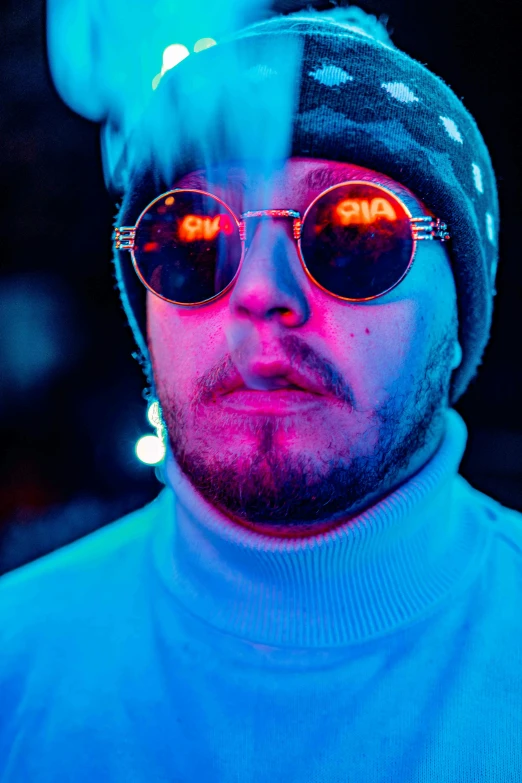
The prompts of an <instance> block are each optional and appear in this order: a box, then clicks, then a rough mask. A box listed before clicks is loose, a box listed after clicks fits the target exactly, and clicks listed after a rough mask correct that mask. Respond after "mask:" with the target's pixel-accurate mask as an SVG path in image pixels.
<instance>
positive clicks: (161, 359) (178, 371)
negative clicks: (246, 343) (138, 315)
mask: <svg viewBox="0 0 522 783" xmlns="http://www.w3.org/2000/svg"><path fill="white" fill-rule="evenodd" d="M147 330H148V337H149V346H150V348H151V349H152V352H153V354H154V363H155V369H156V372H157V374H158V375H159V377H160V378H161V380H162V382H163V383H168V385H169V387H170V388H174V386H175V389H176V391H177V392H179V393H181V394H183V391H184V390H185V391H186V392H190V389H191V388H192V385H193V382H194V380H195V379H196V378H197V377H198V376H200V375H201V374H202V373H203V372H205V371H206V370H208V368H209V367H210V366H211V365H212V363H213V362H215V356H216V348H217V339H218V337H217V335H218V333H219V331H218V328H217V323H216V322H215V318H214V317H212V316H209V314H208V313H207V314H201V315H200V314H199V313H197V312H196V311H195V310H194V309H193V308H180V307H177V306H176V305H171V304H169V303H168V302H164V301H163V300H162V299H158V297H155V296H154V295H153V294H151V293H150V292H149V293H148V298H147Z"/></svg>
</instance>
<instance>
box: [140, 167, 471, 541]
mask: <svg viewBox="0 0 522 783" xmlns="http://www.w3.org/2000/svg"><path fill="white" fill-rule="evenodd" d="M312 171H314V172H316V173H317V174H316V175H314V176H312V177H310V176H308V175H310V173H311V172H312ZM326 172H330V173H331V174H332V175H333V176H334V177H335V179H334V181H333V182H332V184H334V182H339V181H341V180H350V179H372V180H373V181H376V182H378V183H380V184H383V185H387V186H388V187H390V189H391V190H393V191H394V192H395V193H396V194H397V195H399V196H400V197H401V198H402V199H403V201H404V202H405V203H406V206H408V207H409V209H410V211H411V213H412V215H413V216H414V217H415V216H422V215H426V214H429V213H428V211H427V210H426V209H425V207H424V206H423V205H422V203H421V202H420V201H419V200H418V199H417V198H416V197H415V196H414V195H413V194H412V193H411V192H410V191H408V190H407V189H405V188H404V187H402V186H401V185H399V184H398V183H396V182H394V181H393V180H391V179H390V178H388V177H385V176H384V175H381V174H378V173H376V172H373V171H370V170H369V169H364V168H361V167H360V166H354V165H351V164H347V163H338V162H334V161H328V160H318V159H310V158H306V159H305V158H292V159H290V160H289V161H287V163H286V165H285V167H284V169H283V168H281V169H280V170H278V171H275V172H274V173H273V174H272V175H271V176H270V177H266V176H265V177H263V176H261V175H258V174H257V175H256V174H253V173H251V172H249V171H246V170H243V169H240V168H229V169H227V170H224V174H223V176H222V177H219V176H216V177H213V179H212V180H209V179H206V178H205V175H204V172H193V173H192V174H190V175H188V176H187V177H183V178H182V179H180V180H178V181H177V182H176V183H174V184H173V187H199V188H200V189H202V190H207V191H209V192H211V193H213V194H215V195H216V196H218V197H219V198H221V199H223V200H224V201H225V203H227V204H228V205H229V206H230V207H231V208H232V210H233V211H234V212H235V214H236V215H237V216H239V214H240V213H241V212H245V211H247V210H254V209H267V208H280V209H295V210H298V211H299V212H300V213H301V214H303V213H304V211H305V210H306V208H307V206H308V205H309V204H310V202H311V201H312V200H313V199H314V198H315V197H316V196H317V195H319V193H321V192H322V191H323V190H324V189H325V188H326V186H327V185H326V184H325V181H324V175H325V173H326ZM305 178H307V179H306V184H305ZM450 229H451V227H450ZM147 297H148V298H147V320H148V341H149V348H150V352H151V356H152V363H153V370H154V377H155V383H156V387H157V392H158V396H159V400H160V404H161V408H162V413H163V418H164V420H165V424H166V426H167V430H168V437H169V442H170V446H171V448H172V452H173V454H174V456H175V458H176V461H177V463H178V465H179V466H180V468H181V469H182V471H183V472H184V473H185V474H186V476H187V477H188V478H189V479H190V481H191V483H192V484H193V485H194V486H195V487H196V488H197V489H198V491H199V492H200V493H201V494H202V495H203V496H204V497H205V498H206V499H207V500H208V501H210V503H212V504H213V505H214V506H216V507H217V508H219V509H220V510H221V511H222V512H225V514H227V515H228V516H229V517H230V518H232V519H234V520H235V521H236V522H238V523H240V524H242V525H244V526H246V527H249V528H250V529H253V530H256V531H258V532H262V533H266V534H271V535H284V536H303V535H312V534H315V533H318V532H322V531H324V530H328V529H331V528H333V527H335V526H337V525H339V524H341V523H343V522H346V521H347V518H349V517H350V516H352V515H355V514H357V513H359V512H360V511H361V510H363V509H364V508H365V507H367V506H369V505H371V504H372V503H374V502H376V500H378V499H380V498H381V497H383V496H384V495H386V494H387V493H389V492H390V491H391V490H392V489H395V488H396V487H397V486H398V485H399V484H401V483H402V482H403V481H405V480H406V479H407V478H409V477H410V476H411V475H412V474H413V473H414V472H416V471H417V470H419V469H420V468H421V467H422V465H423V464H424V463H425V462H426V461H427V460H428V459H429V458H430V457H431V456H432V455H433V453H434V452H435V450H436V449H437V447H438V446H439V444H440V440H441V437H442V434H443V431H444V411H445V409H446V408H447V406H448V394H449V382H450V377H451V372H452V360H453V355H454V346H455V342H456V340H457V317H456V312H457V309H456V291H455V285H454V279H453V275H452V272H451V268H450V264H449V260H448V257H447V254H446V251H445V248H444V246H443V245H442V244H441V243H440V242H428V241H424V242H419V243H418V244H417V249H416V256H415V261H414V264H413V266H412V268H411V269H410V272H409V273H408V274H407V275H406V277H405V278H404V280H403V281H402V282H401V283H400V284H399V285H398V286H397V287H396V288H394V289H393V290H392V291H390V292H389V293H387V294H385V295H384V296H381V297H379V298H377V299H373V300H370V301H367V302H361V303H357V302H346V301H343V300H340V299H337V298H335V297H334V296H332V295H330V294H329V293H327V292H326V291H323V290H321V289H320V288H319V287H318V286H317V285H315V284H314V282H313V281H312V280H310V278H309V277H308V276H307V274H306V273H305V270H304V269H303V267H302V265H301V262H300V260H299V256H298V251H297V245H296V242H295V240H294V239H293V238H292V220H290V219H275V220H263V221H258V222H257V228H256V230H255V234H254V236H253V239H252V242H251V243H250V245H249V248H248V252H247V253H246V255H245V257H244V259H243V264H242V267H241V270H240V272H239V275H238V278H237V279H236V282H235V284H234V285H233V287H232V288H231V289H229V291H228V292H227V293H226V294H225V295H224V296H222V297H220V298H219V299H217V300H215V301H213V302H210V303H209V304H206V305H202V306H199V307H183V306H180V305H174V304H170V303H168V302H165V301H163V300H162V299H159V298H158V297H156V296H154V295H153V294H151V293H150V292H148V293H147ZM293 370H297V371H298V372H299V373H301V375H302V376H303V377H304V378H306V379H308V380H310V381H312V382H313V384H314V386H315V389H316V391H318V390H319V391H320V392H321V393H319V394H317V393H316V394H312V393H311V392H301V393H299V392H295V391H294V392H293V393H292V392H291V391H289V390H288V389H287V390H286V391H285V390H284V388H282V387H284V386H288V385H289V384H290V383H291V382H292V381H291V380H289V379H288V377H287V376H288V375H289V374H290V373H291V371H293ZM229 381H232V382H243V383H244V385H245V386H246V387H247V390H243V391H241V392H239V391H238V392H235V393H230V394H222V393H220V391H219V390H220V387H221V385H222V384H223V383H225V384H226V383H227V382H229ZM248 390H250V391H248ZM256 395H259V396H256Z"/></svg>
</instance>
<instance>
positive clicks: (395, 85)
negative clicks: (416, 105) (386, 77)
mask: <svg viewBox="0 0 522 783" xmlns="http://www.w3.org/2000/svg"><path fill="white" fill-rule="evenodd" d="M381 87H383V88H384V89H385V90H386V91H387V92H389V93H390V95H391V96H392V98H396V99H397V100H398V101H401V103H413V102H415V101H418V100H419V99H418V98H417V96H416V95H415V93H414V92H412V90H410V88H409V87H408V86H407V85H406V84H404V83H403V82H384V84H381Z"/></svg>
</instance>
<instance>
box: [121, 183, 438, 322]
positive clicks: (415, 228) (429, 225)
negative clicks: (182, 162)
mask: <svg viewBox="0 0 522 783" xmlns="http://www.w3.org/2000/svg"><path fill="white" fill-rule="evenodd" d="M346 185H366V186H368V185H371V186H372V187H374V188H377V189H379V190H382V191H384V192H385V193H386V194H387V195H388V196H391V197H392V199H394V200H395V201H397V202H398V203H399V204H400V205H401V207H402V209H403V210H404V211H405V213H406V214H407V215H408V219H409V221H410V225H411V230H412V240H413V245H412V251H411V257H410V260H409V262H408V266H407V267H406V270H405V272H404V274H403V275H401V277H400V278H399V279H398V280H397V282H396V283H394V284H393V285H392V286H390V287H389V288H387V289H386V291H382V293H380V294H375V295H374V296H368V297H366V298H364V299H351V298H349V297H346V296H340V295H339V294H336V293H334V292H333V291H329V290H328V289H327V288H324V287H323V286H322V285H321V284H320V283H318V282H317V280H316V279H315V278H314V277H312V275H311V274H310V272H309V270H308V268H307V266H306V262H305V260H304V257H303V253H302V249H301V232H302V226H303V224H304V222H305V220H306V218H307V216H308V214H309V212H310V210H311V209H312V208H313V206H314V204H315V203H316V202H317V201H318V200H319V199H320V198H322V197H323V196H325V195H326V194H327V193H330V192H331V191H332V190H335V189H336V188H341V187H345V186H346ZM174 193H199V194H200V195H203V196H210V198H213V199H215V200H216V201H217V202H218V203H219V204H221V205H222V206H223V207H225V209H226V210H227V212H228V213H229V214H230V215H231V217H232V218H233V219H234V221H235V223H236V225H237V227H238V231H239V237H240V239H241V258H240V259H239V264H238V267H237V271H236V273H235V275H234V277H233V278H232V280H231V281H230V283H228V285H227V286H226V287H225V288H224V289H223V290H222V291H220V292H219V293H217V294H215V295H214V296H212V297H210V298H209V299H204V300H202V301H201V302H177V301H175V300H173V299H168V298H167V297H166V296H162V295H161V294H159V293H158V292H157V291H154V289H153V288H151V286H150V285H149V284H148V283H147V282H146V280H145V279H144V278H143V276H142V274H141V272H140V270H139V267H138V263H137V261H136V257H135V254H134V250H135V247H134V240H135V237H136V231H137V230H138V227H139V225H140V221H141V219H142V217H143V215H144V214H145V213H146V212H147V211H148V210H149V209H150V208H151V207H152V206H153V205H154V204H156V203H157V202H158V201H160V200H161V199H164V198H168V197H169V196H170V195H172V194H174ZM265 217H267V218H293V236H294V239H295V240H296V242H297V250H298V255H299V260H300V261H301V265H302V267H303V269H304V271H305V274H306V275H307V277H308V278H309V279H310V280H311V281H312V282H313V283H314V285H316V286H317V287H318V288H320V289H321V290H322V291H324V292H325V293H327V294H329V295H330V296H333V297H335V298H336V299H341V300H342V301H344V302H368V301H370V300H372V299H378V298H379V297H381V296H384V295H385V294H387V293H388V292H389V291H392V290H393V289H394V288H395V287H396V286H398V285H399V283H401V282H402V281H403V280H404V278H405V277H406V275H407V274H408V272H409V271H410V269H411V267H412V265H413V261H414V259H415V252H416V249H417V241H419V240H422V239H428V240H440V241H441V242H447V241H448V240H449V239H450V238H451V237H450V234H449V233H448V227H447V225H446V223H444V222H442V221H441V220H440V219H439V218H435V217H431V216H429V215H424V216H422V217H412V214H411V212H410V210H409V209H408V207H407V206H406V204H405V203H404V202H403V201H402V199H401V198H400V197H399V196H397V194H395V193H394V192H393V191H391V190H390V189H389V188H387V187H385V186H384V185H381V184H377V183H375V182H372V181H371V180H347V181H346V182H340V183H338V184H335V185H332V186H331V187H329V188H326V190H323V191H322V192H321V193H319V195H318V196H316V197H315V198H314V199H313V201H311V203H310V204H309V205H308V207H307V208H306V210H305V212H304V214H303V217H302V218H301V215H300V213H299V212H297V211H296V210H294V209H259V210H253V211H249V212H242V213H241V215H240V217H239V219H238V218H237V217H236V215H235V214H234V212H233V211H232V209H231V208H230V207H229V206H228V204H226V203H225V202H224V201H223V200H222V199H220V198H218V197H217V196H215V195H214V194H213V193H209V192H208V191H205V190H198V189H196V188H175V189H174V190H167V191H166V192H165V193H162V194H161V195H159V196H157V197H156V198H155V199H153V201H151V202H150V204H147V206H146V207H145V209H144V210H143V211H142V212H141V213H140V215H139V217H138V219H137V221H136V224H135V225H134V226H120V227H119V228H116V229H115V230H114V235H113V238H114V246H115V249H116V250H129V251H130V253H131V258H132V264H133V266H134V271H135V272H136V274H137V275H138V277H139V279H140V280H141V282H142V283H143V285H144V286H145V288H147V289H148V290H149V291H151V293H153V294H154V295H155V296H157V297H159V298H160V299H163V300H164V301H165V302H169V303H171V304H176V305H180V306H181V307H200V306H201V305H205V304H209V303H210V302H214V301H215V300H216V299H219V297H221V296H224V294H226V293H227V291H229V290H230V288H232V286H233V285H234V283H235V282H236V280H237V278H238V275H239V273H240V271H241V267H242V265H243V259H244V257H245V248H246V225H245V220H247V219H248V218H265Z"/></svg>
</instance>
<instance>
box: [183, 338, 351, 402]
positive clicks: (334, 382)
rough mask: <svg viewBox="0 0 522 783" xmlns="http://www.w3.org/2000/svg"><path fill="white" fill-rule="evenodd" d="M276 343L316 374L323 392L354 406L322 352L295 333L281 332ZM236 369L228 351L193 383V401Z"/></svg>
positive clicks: (291, 361) (291, 360) (208, 396)
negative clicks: (194, 386)
mask: <svg viewBox="0 0 522 783" xmlns="http://www.w3.org/2000/svg"><path fill="white" fill-rule="evenodd" d="M279 345H280V346H281V348H282V349H283V351H284V353H285V356H286V358H287V359H288V362H289V364H296V365H297V364H299V366H300V367H301V368H303V369H308V370H310V371H311V372H312V373H313V374H314V375H316V376H317V378H319V379H320V380H321V382H322V384H323V386H324V390H325V392H326V393H328V394H331V395H332V396H333V397H336V398H337V399H338V400H340V401H341V402H344V403H348V404H349V405H351V407H352V408H355V400H354V396H353V393H352V390H351V388H350V387H349V386H348V384H347V383H346V382H345V380H344V378H343V376H342V375H341V373H340V372H339V370H337V368H336V367H335V366H334V365H333V364H332V362H331V361H330V360H329V359H327V358H326V357H325V356H322V355H321V354H319V353H318V352H317V351H316V350H315V349H313V348H312V347H311V346H310V345H308V343H306V342H305V341H304V340H303V339H302V338H301V337H298V336H297V335H284V336H283V337H282V338H281V339H280V341H279ZM236 372H237V369H236V365H235V364H234V361H233V359H232V356H231V355H230V354H228V355H227V356H225V357H223V359H222V360H221V361H220V362H219V363H218V364H217V365H215V366H214V367H212V368H211V369H210V370H209V371H208V372H206V373H204V375H202V376H201V377H200V379H199V380H198V382H197V385H196V401H200V402H206V401H208V400H210V399H212V397H213V396H215V395H216V393H217V390H218V389H219V388H220V387H221V386H222V385H223V384H224V383H226V382H227V381H228V380H229V379H230V378H231V377H232V376H233V375H234V374H235V373H236Z"/></svg>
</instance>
